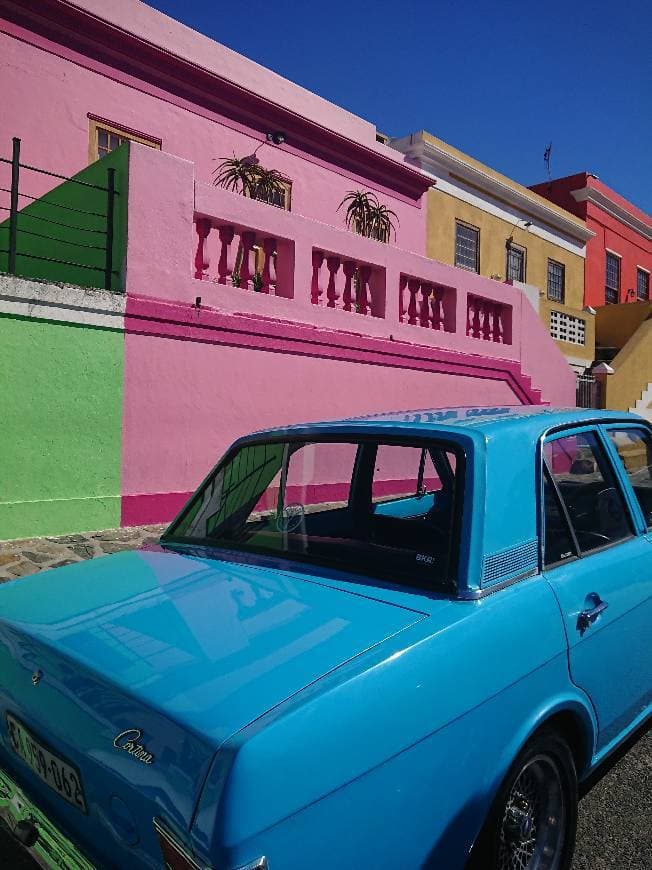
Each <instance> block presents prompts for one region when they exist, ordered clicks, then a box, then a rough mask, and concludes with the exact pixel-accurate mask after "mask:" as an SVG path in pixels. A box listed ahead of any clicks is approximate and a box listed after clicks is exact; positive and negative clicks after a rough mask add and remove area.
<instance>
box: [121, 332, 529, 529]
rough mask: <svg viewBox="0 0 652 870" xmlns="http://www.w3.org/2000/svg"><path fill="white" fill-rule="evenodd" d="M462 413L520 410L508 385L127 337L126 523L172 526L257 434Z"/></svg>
mask: <svg viewBox="0 0 652 870" xmlns="http://www.w3.org/2000/svg"><path fill="white" fill-rule="evenodd" d="M460 403H461V404H472V405H473V404H480V405H487V404H488V405H494V404H495V405H513V404H518V402H517V400H516V399H515V397H514V393H513V391H512V390H511V389H510V387H509V386H508V384H507V383H506V382H504V381H498V380H496V381H492V380H480V379H478V378H477V377H472V376H469V377H464V376H452V375H448V374H443V373H442V374H436V373H431V372H426V371H411V370H407V369H405V368H399V367H396V368H394V367H379V366H376V365H369V364H364V363H360V362H349V361H343V360H334V359H328V358H323V357H322V358H320V357H319V356H300V355H294V354H281V353H276V352H274V351H271V350H270V351H267V350H251V349H249V348H239V347H228V346H224V345H221V344H211V343H208V342H205V343H204V342H199V341H198V342H194V341H192V340H181V339H175V338H165V337H157V336H143V335H140V334H129V333H128V334H127V335H126V337H125V411H124V414H125V416H124V435H123V437H124V450H123V456H124V460H123V471H122V492H123V521H125V522H126V523H136V522H156V521H160V520H165V519H168V518H169V517H170V516H171V514H173V513H174V510H175V509H177V508H178V507H180V506H181V504H182V503H183V501H184V500H185V498H186V497H187V494H188V493H189V492H190V491H191V490H193V489H194V488H195V487H196V486H197V484H198V483H199V482H200V481H201V479H202V478H203V476H204V475H205V474H206V473H207V472H208V471H209V470H210V468H211V467H212V466H213V465H214V464H215V462H216V461H217V460H218V459H219V458H220V456H221V454H222V453H223V452H224V450H225V449H226V448H227V447H228V446H229V444H230V443H231V442H232V441H233V440H234V439H235V438H237V437H239V436H241V435H244V434H247V433H248V432H250V431H252V430H254V429H260V428H264V427H266V426H276V425H281V424H284V423H298V422H302V421H306V420H318V419H328V418H337V417H341V416H351V415H355V414H364V413H370V412H374V411H384V410H387V409H399V410H400V409H410V408H419V407H438V406H446V405H451V404H460ZM175 494H178V495H177V496H176V497H175ZM139 496H140V497H139Z"/></svg>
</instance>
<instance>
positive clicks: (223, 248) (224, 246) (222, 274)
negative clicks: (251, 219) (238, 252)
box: [217, 226, 235, 284]
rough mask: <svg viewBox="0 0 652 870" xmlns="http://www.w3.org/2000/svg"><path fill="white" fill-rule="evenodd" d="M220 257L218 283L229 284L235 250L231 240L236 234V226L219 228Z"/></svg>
mask: <svg viewBox="0 0 652 870" xmlns="http://www.w3.org/2000/svg"><path fill="white" fill-rule="evenodd" d="M219 236H220V259H219V261H218V263H217V283H218V284H228V283H230V281H231V275H232V273H233V257H234V251H233V248H232V247H231V242H232V241H233V237H234V236H235V227H227V226H223V227H220V229H219Z"/></svg>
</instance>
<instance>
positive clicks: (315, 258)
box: [310, 251, 324, 305]
mask: <svg viewBox="0 0 652 870" xmlns="http://www.w3.org/2000/svg"><path fill="white" fill-rule="evenodd" d="M323 262H324V254H323V253H322V252H321V251H313V252H312V284H311V286H310V301H311V302H312V304H313V305H319V304H320V302H321V300H320V297H321V295H322V293H323V290H322V289H321V287H320V286H319V273H320V270H321V267H322V263H323Z"/></svg>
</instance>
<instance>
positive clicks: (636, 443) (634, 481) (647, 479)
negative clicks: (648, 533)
mask: <svg viewBox="0 0 652 870" xmlns="http://www.w3.org/2000/svg"><path fill="white" fill-rule="evenodd" d="M608 431H609V437H610V438H611V441H612V442H613V445H614V447H615V448H616V451H617V452H618V456H619V457H620V460H621V462H622V463H623V466H624V468H625V472H626V474H627V477H628V478H629V482H630V483H631V485H632V489H633V490H634V493H635V495H636V498H637V499H638V503H639V504H640V506H641V510H642V511H643V516H644V517H645V522H646V523H647V527H648V529H650V528H652V438H651V437H650V433H649V432H648V431H647V430H646V429H609V430H608Z"/></svg>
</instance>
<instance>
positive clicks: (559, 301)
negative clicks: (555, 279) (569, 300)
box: [546, 257, 566, 305]
mask: <svg viewBox="0 0 652 870" xmlns="http://www.w3.org/2000/svg"><path fill="white" fill-rule="evenodd" d="M551 265H554V266H559V268H560V269H561V299H558V298H557V297H556V296H551V295H550V266H551ZM546 296H547V298H548V299H549V300H550V302H556V303H557V305H565V304H566V264H565V263H560V262H559V260H553V259H552V257H548V266H547V271H546Z"/></svg>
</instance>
